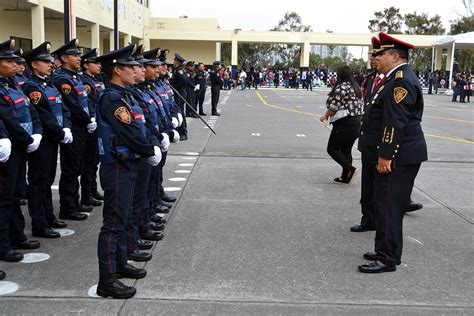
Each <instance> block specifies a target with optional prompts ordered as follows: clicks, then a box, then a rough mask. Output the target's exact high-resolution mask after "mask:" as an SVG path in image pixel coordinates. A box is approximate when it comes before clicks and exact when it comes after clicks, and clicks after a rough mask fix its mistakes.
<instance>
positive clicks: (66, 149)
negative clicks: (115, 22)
mask: <svg viewBox="0 0 474 316" xmlns="http://www.w3.org/2000/svg"><path fill="white" fill-rule="evenodd" d="M78 45H79V42H78V40H76V39H73V40H72V41H70V42H69V43H66V44H65V45H63V46H61V47H60V48H58V49H57V50H56V51H54V52H53V54H55V55H56V56H58V57H59V58H60V59H61V62H62V67H61V68H60V69H58V70H57V71H55V72H54V75H53V84H54V86H55V87H56V88H57V89H58V90H59V92H61V97H62V99H63V102H64V104H65V105H66V107H67V108H68V109H69V111H70V112H71V122H72V128H71V131H72V135H73V137H74V141H73V142H72V143H70V144H61V145H60V147H61V155H60V160H61V177H60V179H59V202H60V205H61V206H60V211H59V218H60V219H69V220H85V219H86V218H87V214H83V213H81V212H83V211H91V210H92V206H90V207H85V206H81V204H79V179H78V178H79V176H80V175H81V167H82V160H83V156H84V148H85V141H86V137H87V134H88V133H93V132H94V130H95V128H96V127H97V124H96V122H95V119H92V118H91V116H90V113H89V103H88V99H87V91H86V88H85V87H84V84H83V83H82V81H81V79H80V77H79V74H78V72H77V71H78V70H79V69H80V67H81V51H80V50H79V49H78Z"/></svg>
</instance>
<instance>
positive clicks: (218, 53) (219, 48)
mask: <svg viewBox="0 0 474 316" xmlns="http://www.w3.org/2000/svg"><path fill="white" fill-rule="evenodd" d="M216 60H221V43H220V42H216Z"/></svg>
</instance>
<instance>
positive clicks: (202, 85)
mask: <svg viewBox="0 0 474 316" xmlns="http://www.w3.org/2000/svg"><path fill="white" fill-rule="evenodd" d="M194 81H195V82H196V84H199V90H201V91H203V90H206V86H207V80H206V73H205V72H204V71H202V70H199V69H198V70H197V71H196V77H194Z"/></svg>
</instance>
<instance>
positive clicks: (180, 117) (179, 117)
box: [178, 113, 183, 126]
mask: <svg viewBox="0 0 474 316" xmlns="http://www.w3.org/2000/svg"><path fill="white" fill-rule="evenodd" d="M178 122H179V124H178V126H181V124H183V115H182V114H181V113H178Z"/></svg>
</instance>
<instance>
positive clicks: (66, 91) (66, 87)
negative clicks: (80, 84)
mask: <svg viewBox="0 0 474 316" xmlns="http://www.w3.org/2000/svg"><path fill="white" fill-rule="evenodd" d="M71 89H72V88H71V86H70V85H68V84H66V83H65V84H62V85H61V91H62V93H64V94H65V95H68V94H69V93H71Z"/></svg>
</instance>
